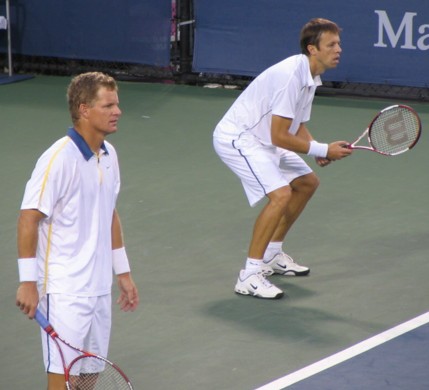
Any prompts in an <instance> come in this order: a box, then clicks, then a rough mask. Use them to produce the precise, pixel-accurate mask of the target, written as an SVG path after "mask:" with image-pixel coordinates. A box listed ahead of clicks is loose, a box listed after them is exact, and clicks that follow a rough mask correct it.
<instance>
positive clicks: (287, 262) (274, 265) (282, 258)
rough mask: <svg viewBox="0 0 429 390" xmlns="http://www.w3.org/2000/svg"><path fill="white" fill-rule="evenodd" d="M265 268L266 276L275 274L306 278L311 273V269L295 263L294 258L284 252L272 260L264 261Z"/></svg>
mask: <svg viewBox="0 0 429 390" xmlns="http://www.w3.org/2000/svg"><path fill="white" fill-rule="evenodd" d="M263 268H264V274H265V275H272V274H273V273H274V274H280V275H286V276H305V275H308V274H309V273H310V268H308V267H304V266H303V265H299V264H298V263H295V261H294V260H293V259H292V257H290V256H289V255H287V254H286V253H283V252H280V253H277V254H276V255H275V256H274V257H273V258H272V259H271V260H264V267H263ZM268 268H270V269H271V270H272V272H270V271H269V269H268Z"/></svg>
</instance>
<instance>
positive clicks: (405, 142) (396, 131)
mask: <svg viewBox="0 0 429 390" xmlns="http://www.w3.org/2000/svg"><path fill="white" fill-rule="evenodd" d="M419 136H420V120H419V118H418V116H417V115H416V114H415V113H414V112H413V111H411V110H410V109H408V108H405V107H401V106H396V107H394V108H392V109H389V110H386V111H383V112H381V113H380V115H379V116H378V117H377V118H376V119H375V120H374V122H373V123H372V125H371V128H370V131H369V134H368V138H369V142H370V144H371V145H372V146H373V148H374V149H376V150H378V151H380V152H382V153H385V154H390V155H395V154H399V153H402V152H405V151H406V150H408V149H410V148H411V147H413V146H414V144H415V143H416V142H417V140H418V138H419Z"/></svg>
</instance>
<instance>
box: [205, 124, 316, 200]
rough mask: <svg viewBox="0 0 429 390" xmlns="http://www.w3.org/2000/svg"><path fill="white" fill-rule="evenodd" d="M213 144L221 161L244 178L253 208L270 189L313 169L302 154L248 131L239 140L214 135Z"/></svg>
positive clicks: (288, 182) (287, 182)
mask: <svg viewBox="0 0 429 390" xmlns="http://www.w3.org/2000/svg"><path fill="white" fill-rule="evenodd" d="M213 145H214V149H215V151H216V153H217V154H218V155H219V157H220V158H221V160H222V161H223V162H224V163H225V164H226V165H227V166H228V167H229V168H230V169H231V170H232V171H233V172H234V173H235V174H236V175H237V176H238V177H239V178H240V180H241V183H242V184H243V188H244V191H245V193H246V195H247V199H248V200H249V204H250V205H251V206H252V207H253V206H255V205H256V204H257V203H258V202H259V201H260V200H261V199H263V198H264V197H265V196H266V195H267V194H269V193H270V192H272V191H274V190H276V189H278V188H281V187H284V186H287V185H289V184H290V183H291V182H292V181H293V180H294V179H296V178H297V177H300V176H303V175H307V174H309V173H311V172H312V169H311V168H310V167H309V166H308V165H307V163H306V162H305V161H304V160H303V159H302V158H301V157H300V156H298V154H296V153H294V152H291V151H289V150H286V149H282V148H278V147H276V146H273V145H265V144H263V143H261V141H260V140H259V139H258V138H257V137H255V136H254V135H253V134H251V133H250V132H248V131H245V132H243V133H241V134H240V135H239V137H238V138H237V139H235V140H226V139H221V138H216V137H214V138H213Z"/></svg>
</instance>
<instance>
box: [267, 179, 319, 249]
mask: <svg viewBox="0 0 429 390" xmlns="http://www.w3.org/2000/svg"><path fill="white" fill-rule="evenodd" d="M290 186H291V188H292V195H291V197H290V200H289V201H288V202H287V206H286V211H285V213H284V214H283V216H282V217H281V219H280V221H279V223H278V225H277V228H276V230H275V231H274V233H273V235H272V236H271V238H270V241H272V242H283V241H284V239H285V237H286V234H287V233H288V231H289V230H290V228H291V227H292V225H293V224H294V222H295V221H296V220H297V219H298V217H299V216H300V215H301V213H302V211H303V210H304V208H305V206H306V205H307V203H308V201H309V200H310V199H311V197H312V196H313V194H314V193H315V192H316V190H317V187H318V186H319V178H318V177H317V176H316V175H315V174H314V173H309V174H308V175H304V176H301V177H298V178H296V179H295V180H294V181H293V182H292V183H291V184H290ZM267 245H268V244H267Z"/></svg>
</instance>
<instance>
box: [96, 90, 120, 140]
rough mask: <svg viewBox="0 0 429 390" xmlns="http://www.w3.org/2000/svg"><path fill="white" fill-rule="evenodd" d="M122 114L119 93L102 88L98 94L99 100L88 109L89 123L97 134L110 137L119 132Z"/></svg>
mask: <svg viewBox="0 0 429 390" xmlns="http://www.w3.org/2000/svg"><path fill="white" fill-rule="evenodd" d="M121 114H122V112H121V110H120V109H119V98H118V93H117V92H116V91H113V90H108V89H106V88H104V87H102V88H100V89H99V91H98V93H97V99H96V100H95V101H94V102H93V104H92V105H91V106H89V107H88V122H89V125H90V126H91V127H92V128H93V129H94V130H95V131H96V132H101V133H103V134H104V135H108V134H111V133H115V132H116V131H117V130H118V120H119V117H120V116H121Z"/></svg>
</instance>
